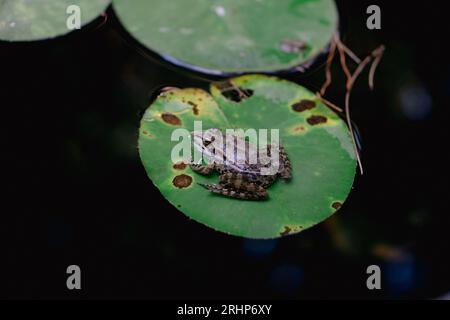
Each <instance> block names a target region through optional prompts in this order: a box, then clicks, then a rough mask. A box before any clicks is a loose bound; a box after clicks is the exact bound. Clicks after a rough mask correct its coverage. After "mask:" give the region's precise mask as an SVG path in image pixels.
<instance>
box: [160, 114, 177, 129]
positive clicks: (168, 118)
mask: <svg viewBox="0 0 450 320" xmlns="http://www.w3.org/2000/svg"><path fill="white" fill-rule="evenodd" d="M161 118H162V119H163V120H164V122H165V123H168V124H171V125H174V126H179V125H181V120H180V118H178V117H177V116H176V115H174V114H171V113H168V112H166V113H163V114H162V115H161Z"/></svg>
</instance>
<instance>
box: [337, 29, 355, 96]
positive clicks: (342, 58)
mask: <svg viewBox="0 0 450 320" xmlns="http://www.w3.org/2000/svg"><path fill="white" fill-rule="evenodd" d="M334 38H335V41H336V44H337V48H338V51H339V57H340V61H341V67H342V70H344V73H345V76H346V77H347V85H346V87H347V90H348V87H349V81H350V79H351V78H352V73H351V72H350V70H349V68H348V66H347V61H346V59H345V50H344V46H343V44H342V42H341V39H340V38H339V35H338V34H336V35H335V37H334Z"/></svg>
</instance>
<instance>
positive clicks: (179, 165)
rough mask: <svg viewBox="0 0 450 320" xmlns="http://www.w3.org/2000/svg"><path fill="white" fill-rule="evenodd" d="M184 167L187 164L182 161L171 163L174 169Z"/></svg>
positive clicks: (182, 168)
mask: <svg viewBox="0 0 450 320" xmlns="http://www.w3.org/2000/svg"><path fill="white" fill-rule="evenodd" d="M186 167H187V164H186V163H184V162H178V163H175V164H174V165H173V168H174V169H175V170H184V169H186Z"/></svg>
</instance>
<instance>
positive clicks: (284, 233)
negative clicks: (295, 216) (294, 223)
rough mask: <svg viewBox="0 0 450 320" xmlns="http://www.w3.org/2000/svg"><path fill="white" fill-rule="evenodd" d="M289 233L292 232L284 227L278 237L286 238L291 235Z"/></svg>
mask: <svg viewBox="0 0 450 320" xmlns="http://www.w3.org/2000/svg"><path fill="white" fill-rule="evenodd" d="M291 231H292V229H291V228H289V227H287V226H286V227H284V231H283V232H282V233H280V235H281V236H283V237H284V236H287V235H289V234H290V233H291Z"/></svg>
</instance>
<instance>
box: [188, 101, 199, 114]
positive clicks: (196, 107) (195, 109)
mask: <svg viewBox="0 0 450 320" xmlns="http://www.w3.org/2000/svg"><path fill="white" fill-rule="evenodd" d="M188 104H190V105H191V106H192V112H194V114H195V115H196V116H197V115H198V105H197V104H196V103H195V102H192V101H188Z"/></svg>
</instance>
